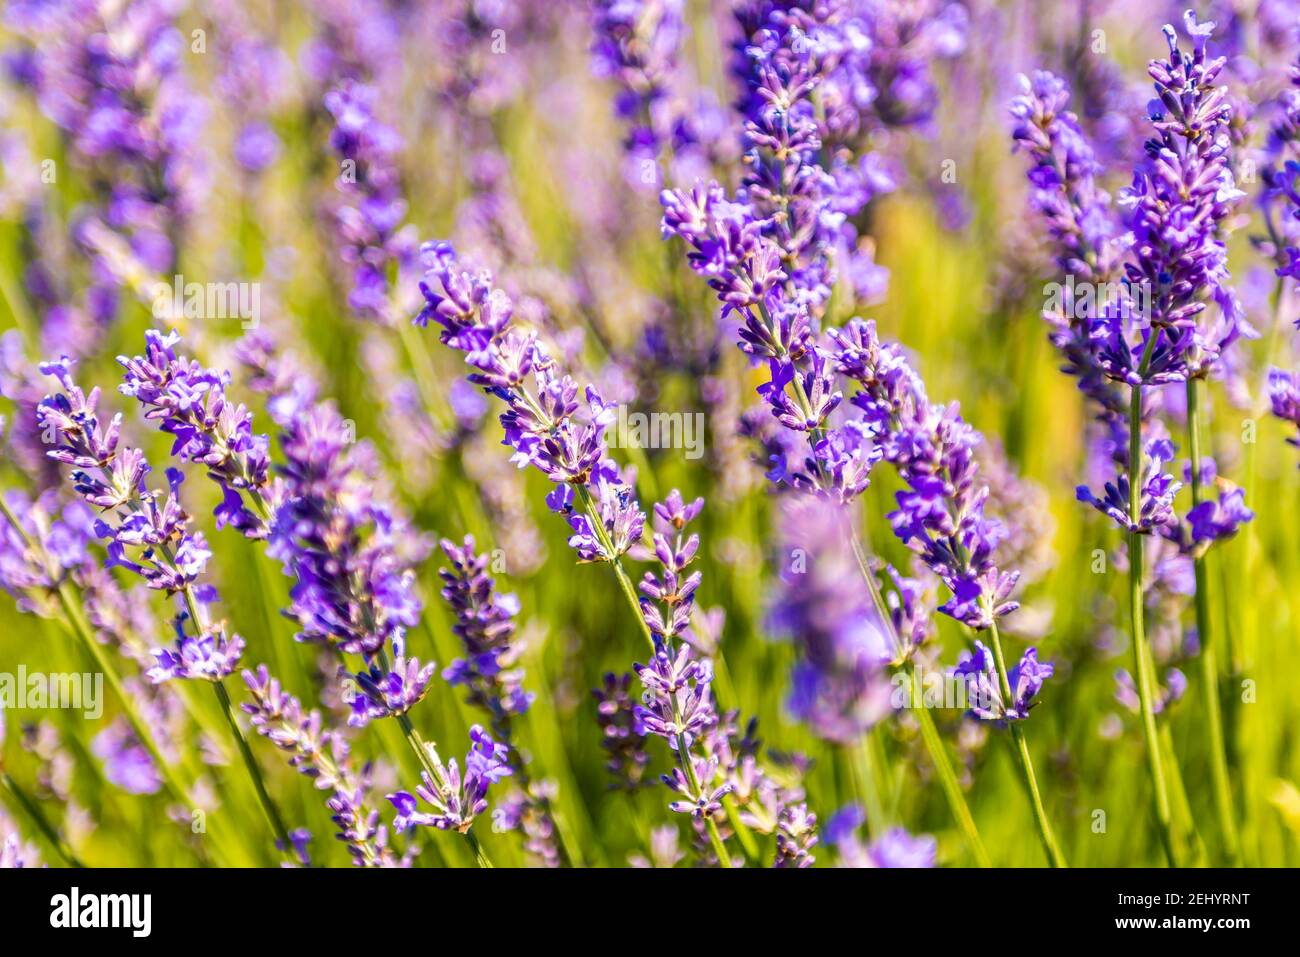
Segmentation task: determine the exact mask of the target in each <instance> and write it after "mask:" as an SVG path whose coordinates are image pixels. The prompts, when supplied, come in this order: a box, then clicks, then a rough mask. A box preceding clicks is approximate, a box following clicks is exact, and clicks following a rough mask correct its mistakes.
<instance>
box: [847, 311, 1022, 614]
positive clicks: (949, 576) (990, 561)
mask: <svg viewBox="0 0 1300 957" xmlns="http://www.w3.org/2000/svg"><path fill="white" fill-rule="evenodd" d="M831 339H832V340H833V342H834V343H835V346H836V353H835V361H836V364H837V366H838V368H839V369H840V370H841V372H843V374H844V375H845V376H847V377H848V378H850V379H852V380H853V381H855V382H856V383H857V384H858V386H859V387H860V391H859V392H858V393H857V394H855V395H854V396H853V397H852V398H851V399H850V400H849V401H850V402H851V403H852V404H853V405H855V406H857V407H858V408H859V409H860V410H861V411H862V415H863V418H864V420H865V421H866V423H867V424H868V425H869V426H870V427H871V428H872V429H873V431H874V433H875V434H876V435H877V436H878V438H877V441H878V442H879V443H880V445H881V446H882V450H883V456H884V458H885V460H886V461H888V462H890V463H891V464H892V465H893V466H894V467H895V468H896V469H897V470H898V474H899V476H900V477H901V478H902V479H903V481H904V482H905V483H906V485H907V488H906V489H904V490H903V491H900V492H898V493H897V494H896V496H895V499H896V501H897V503H898V508H897V509H896V510H895V511H893V512H891V513H890V514H889V516H888V518H889V521H890V523H891V525H892V526H893V529H894V533H895V534H896V535H897V536H898V537H899V539H900V540H901V541H902V542H903V543H904V544H906V545H907V546H908V547H909V548H911V549H912V550H913V551H914V552H916V553H917V554H918V555H919V556H920V557H921V559H922V561H924V562H925V564H926V565H928V566H929V567H930V569H931V570H932V571H933V572H934V573H935V574H936V575H938V576H939V577H940V578H941V579H942V580H943V582H944V584H946V585H947V586H948V588H949V589H950V590H951V591H952V597H951V598H950V599H949V600H948V601H947V602H945V603H944V604H943V605H942V606H940V608H939V610H940V611H942V612H943V613H944V614H946V615H950V616H951V617H953V618H956V619H957V620H958V621H961V622H964V623H965V624H966V625H968V626H969V627H971V628H974V629H976V630H981V629H985V628H989V627H990V626H991V625H992V624H993V623H994V622H995V620H996V619H997V618H999V617H1001V616H1003V615H1007V614H1010V613H1011V612H1013V611H1015V610H1016V609H1017V608H1018V607H1019V602H1017V601H1014V600H1013V599H1012V597H1011V596H1012V594H1013V592H1014V590H1015V586H1016V583H1017V581H1018V580H1019V577H1020V573H1019V572H1018V571H1005V570H1003V569H1001V568H999V567H998V565H997V563H996V561H995V555H996V553H997V549H998V546H999V545H1000V544H1001V542H1002V540H1003V538H1004V536H1005V530H1004V527H1003V525H1002V523H1001V522H1000V521H998V519H996V518H994V517H993V516H990V515H986V514H985V508H984V506H985V502H986V501H987V499H988V488H987V485H986V484H985V483H984V482H983V481H982V477H981V475H980V472H979V462H978V460H977V458H976V454H975V453H976V450H977V449H978V448H979V446H980V445H981V443H982V442H983V436H981V435H980V433H979V432H978V431H976V430H975V429H974V428H973V427H972V426H971V425H970V424H969V423H967V422H965V421H964V420H963V419H962V417H961V414H960V412H959V410H958V407H957V404H956V403H955V402H954V403H951V404H949V405H932V404H931V403H930V401H929V398H928V397H927V395H926V391H925V384H924V382H923V381H922V380H921V378H920V376H919V375H917V374H916V372H915V371H914V370H913V369H912V368H911V366H910V365H909V363H908V361H907V358H906V356H905V355H904V354H903V351H902V349H901V348H899V347H898V346H896V345H893V344H882V343H881V342H880V340H879V338H878V336H877V335H876V328H875V323H873V322H864V321H862V320H861V319H853V320H851V321H850V322H849V324H848V325H847V326H845V327H844V329H840V330H834V331H832V333H831Z"/></svg>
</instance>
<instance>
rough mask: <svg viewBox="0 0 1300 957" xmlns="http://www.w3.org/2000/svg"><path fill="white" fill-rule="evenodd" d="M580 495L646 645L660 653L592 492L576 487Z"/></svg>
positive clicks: (584, 487) (651, 650) (583, 486)
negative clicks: (615, 551)
mask: <svg viewBox="0 0 1300 957" xmlns="http://www.w3.org/2000/svg"><path fill="white" fill-rule="evenodd" d="M573 487H574V489H575V490H576V491H577V493H578V498H580V499H582V507H583V508H584V509H586V511H587V518H588V520H589V522H590V524H591V529H592V531H593V532H595V533H596V538H597V539H599V541H600V547H601V550H602V551H604V553H605V554H606V555H609V556H610V559H609V564H610V567H612V568H613V569H614V577H615V578H617V579H618V587H619V588H620V589H622V592H623V597H624V598H626V599H627V603H628V607H629V608H631V609H632V614H633V616H634V617H635V618H636V621H637V624H639V625H640V626H641V633H642V634H643V635H645V640H646V643H647V644H648V645H649V646H650V653H651V654H654V653H655V652H656V651H658V650H659V649H658V647H657V646H656V645H655V638H654V635H653V634H651V632H650V626H649V625H647V624H646V621H645V617H644V616H643V615H642V614H641V602H640V600H639V599H638V598H637V597H636V589H635V588H634V587H632V579H631V578H629V577H628V574H627V572H626V571H625V570H624V568H623V563H622V561H621V560H620V559H619V557H618V556H617V555H616V554H615V553H614V543H613V542H612V541H610V538H609V533H608V532H606V530H605V520H604V519H603V518H601V516H600V511H599V509H598V508H597V507H596V502H595V500H594V499H592V497H591V491H590V490H589V489H588V488H587V486H585V485H576V484H575V485H574V486H573Z"/></svg>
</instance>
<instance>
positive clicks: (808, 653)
mask: <svg viewBox="0 0 1300 957" xmlns="http://www.w3.org/2000/svg"><path fill="white" fill-rule="evenodd" d="M781 534H782V555H781V583H782V584H781V590H780V593H779V597H778V599H777V602H776V603H775V605H774V606H773V608H772V610H771V613H770V623H771V628H772V630H773V632H774V633H775V634H777V635H781V636H789V637H790V639H791V640H792V641H793V642H794V645H795V649H796V663H795V666H794V670H793V671H792V673H791V693H790V699H789V706H790V710H791V712H792V713H793V714H794V716H795V717H797V718H799V719H800V720H802V721H805V722H807V723H808V725H809V726H810V727H811V728H812V729H813V731H814V732H815V733H816V734H817V735H819V736H820V737H823V738H826V739H828V740H831V741H837V742H840V743H849V742H851V741H856V740H857V739H858V738H859V737H860V736H861V735H862V734H863V732H865V731H866V730H867V729H869V728H870V727H871V726H872V725H874V724H875V723H876V722H878V721H880V720H881V719H882V718H884V717H885V716H886V715H888V714H889V713H890V710H891V707H890V685H889V677H888V672H887V668H886V666H887V665H888V664H889V662H891V661H893V660H895V658H896V657H897V656H898V655H899V653H900V651H899V649H895V648H894V647H893V646H892V644H893V643H892V639H891V637H890V634H889V630H888V627H887V625H886V623H885V622H882V621H881V620H880V618H879V616H878V615H877V614H876V611H875V608H874V606H873V604H872V599H871V597H870V593H869V592H868V590H867V587H866V584H865V583H864V582H863V581H862V578H861V573H860V570H859V569H858V567H857V564H856V562H855V560H854V558H853V554H852V551H851V547H850V544H849V541H848V537H847V536H848V534H849V526H848V523H847V519H846V517H845V516H844V515H842V514H841V512H840V509H839V507H838V506H836V505H835V504H834V503H832V502H829V501H825V500H821V499H805V500H792V501H790V502H788V503H787V505H786V511H785V514H784V516H783V519H782V524H781Z"/></svg>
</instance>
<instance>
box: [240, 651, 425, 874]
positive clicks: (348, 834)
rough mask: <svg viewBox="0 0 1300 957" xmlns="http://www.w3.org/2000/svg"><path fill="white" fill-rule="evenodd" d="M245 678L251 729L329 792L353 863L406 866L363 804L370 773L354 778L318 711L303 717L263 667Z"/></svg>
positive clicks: (343, 743)
mask: <svg viewBox="0 0 1300 957" xmlns="http://www.w3.org/2000/svg"><path fill="white" fill-rule="evenodd" d="M243 677H244V683H245V684H246V685H248V690H249V692H250V693H251V694H252V696H253V702H252V703H251V704H245V705H244V706H243V708H244V711H246V712H247V713H248V714H249V716H250V718H251V720H252V724H253V727H254V728H255V729H256V730H257V733H258V734H260V735H262V737H264V738H267V739H268V740H269V741H270V742H271V743H272V744H274V745H275V746H276V747H277V748H279V749H280V750H281V751H284V752H286V753H287V754H288V755H289V765H290V766H291V767H294V768H296V769H297V770H298V772H299V773H300V774H304V775H306V776H307V777H308V778H310V779H311V780H312V782H313V783H314V784H315V786H316V788H317V789H318V790H321V791H329V792H330V796H329V799H328V800H327V801H326V804H327V805H328V806H329V809H330V812H331V814H332V816H333V820H334V823H335V824H337V825H338V827H339V833H338V837H339V840H341V841H343V842H344V843H346V844H347V845H348V852H349V853H350V854H351V855H352V860H353V863H354V864H357V865H359V866H362V867H395V866H400V865H404V864H406V863H409V862H408V861H405V860H403V861H400V862H399V861H398V860H397V858H396V857H395V856H394V854H393V852H392V850H391V849H390V848H389V846H388V831H387V828H385V827H384V826H383V825H382V824H380V823H379V812H378V811H376V810H373V809H372V808H370V807H369V806H368V805H367V803H366V797H367V794H368V792H369V790H370V781H369V771H368V769H366V770H363V771H362V772H361V773H360V774H358V772H357V771H356V770H355V769H354V768H353V764H352V758H351V755H350V753H349V750H348V743H347V739H346V738H344V737H343V736H342V735H339V734H338V733H336V732H335V731H333V730H332V729H329V728H326V727H324V725H323V724H322V722H321V717H320V713H319V712H317V711H312V712H310V713H304V712H303V709H302V704H301V702H299V701H298V699H297V698H295V697H294V696H293V695H291V694H288V693H287V692H286V691H284V689H283V688H282V687H281V686H280V682H279V681H278V680H276V679H275V678H272V677H271V676H270V674H269V672H268V671H267V669H266V665H258V667H257V671H256V672H252V671H245V672H244V674H243Z"/></svg>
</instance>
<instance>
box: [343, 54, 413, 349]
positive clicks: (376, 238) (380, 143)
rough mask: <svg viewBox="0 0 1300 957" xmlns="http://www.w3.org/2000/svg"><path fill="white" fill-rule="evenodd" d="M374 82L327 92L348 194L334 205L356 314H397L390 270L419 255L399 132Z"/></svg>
mask: <svg viewBox="0 0 1300 957" xmlns="http://www.w3.org/2000/svg"><path fill="white" fill-rule="evenodd" d="M376 98H377V91H376V89H375V88H374V87H370V86H366V85H364V84H361V83H356V82H353V81H351V80H348V81H345V82H344V83H342V84H341V85H340V86H338V87H336V88H335V89H333V90H331V91H330V92H329V93H327V94H326V95H325V107H326V109H328V110H329V112H330V113H331V114H332V115H333V117H334V124H335V125H334V129H333V131H332V133H331V134H330V146H331V147H332V148H333V149H334V151H335V153H336V154H337V155H338V157H339V159H340V160H341V161H342V164H343V170H342V172H341V173H340V174H339V176H338V179H337V185H338V189H339V191H340V192H341V193H342V194H343V196H344V197H345V199H344V201H343V202H340V203H339V204H338V206H337V208H336V209H335V217H336V222H337V228H338V233H339V246H340V248H341V256H342V258H343V261H344V263H346V264H347V265H348V266H349V267H351V269H352V289H351V291H350V292H349V293H348V305H349V306H350V307H351V308H352V309H353V310H354V311H355V312H356V313H357V314H358V315H362V316H366V317H369V318H373V319H376V320H378V321H380V322H385V323H387V322H389V321H391V320H392V319H393V315H392V312H393V303H392V297H393V291H392V290H391V289H390V288H389V281H390V276H389V274H390V271H392V270H396V269H400V268H402V267H404V266H406V265H409V264H410V263H411V262H412V261H413V259H414V255H415V239H414V227H412V226H404V225H403V221H404V220H405V218H406V200H405V199H404V198H403V196H402V184H401V178H400V175H399V173H398V168H397V156H396V154H397V153H398V152H399V151H400V149H401V147H402V141H401V137H400V136H398V134H397V132H396V131H395V130H393V129H392V128H391V127H389V126H387V125H385V124H384V123H382V122H381V121H380V120H379V119H378V118H377V117H376V116H375V100H376Z"/></svg>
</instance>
